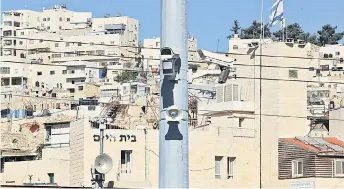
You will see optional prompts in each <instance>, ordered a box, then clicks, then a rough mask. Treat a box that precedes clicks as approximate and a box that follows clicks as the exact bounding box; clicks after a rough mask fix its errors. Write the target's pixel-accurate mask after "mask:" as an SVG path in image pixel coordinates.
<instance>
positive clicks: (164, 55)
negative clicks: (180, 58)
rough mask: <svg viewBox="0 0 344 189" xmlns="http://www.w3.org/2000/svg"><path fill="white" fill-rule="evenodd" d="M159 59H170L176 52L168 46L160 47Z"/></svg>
mask: <svg viewBox="0 0 344 189" xmlns="http://www.w3.org/2000/svg"><path fill="white" fill-rule="evenodd" d="M160 55H161V60H163V61H166V60H171V59H172V58H173V57H174V56H175V55H176V54H175V53H174V52H173V50H172V49H171V48H169V47H164V48H161V50H160Z"/></svg>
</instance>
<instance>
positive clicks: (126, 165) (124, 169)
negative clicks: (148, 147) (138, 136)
mask: <svg viewBox="0 0 344 189" xmlns="http://www.w3.org/2000/svg"><path fill="white" fill-rule="evenodd" d="M131 164H132V150H121V173H127V174H130V173H131Z"/></svg>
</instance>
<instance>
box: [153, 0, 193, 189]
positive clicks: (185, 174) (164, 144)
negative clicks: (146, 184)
mask: <svg viewBox="0 0 344 189" xmlns="http://www.w3.org/2000/svg"><path fill="white" fill-rule="evenodd" d="M186 17H187V0H161V33H160V34H161V51H160V53H161V54H160V55H161V62H160V94H161V98H160V122H159V130H160V131H159V132H160V138H159V188H188V187H189V147H188V146H189V145H188V138H189V136H188V81H187V71H188V48H187V19H186Z"/></svg>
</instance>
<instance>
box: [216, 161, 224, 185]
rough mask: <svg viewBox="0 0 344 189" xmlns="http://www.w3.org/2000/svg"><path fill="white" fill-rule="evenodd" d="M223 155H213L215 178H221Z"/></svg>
mask: <svg viewBox="0 0 344 189" xmlns="http://www.w3.org/2000/svg"><path fill="white" fill-rule="evenodd" d="M222 158H223V156H215V178H216V179H221V161H222Z"/></svg>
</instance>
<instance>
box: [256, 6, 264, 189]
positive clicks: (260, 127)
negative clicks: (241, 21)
mask: <svg viewBox="0 0 344 189" xmlns="http://www.w3.org/2000/svg"><path fill="white" fill-rule="evenodd" d="M263 10H264V0H261V11H260V23H261V28H260V29H261V31H260V40H259V43H260V44H259V51H260V53H259V188H262V54H263V45H262V37H264V36H263V35H264V34H263V33H264V27H263V26H264V25H263ZM255 93H256V92H255Z"/></svg>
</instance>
